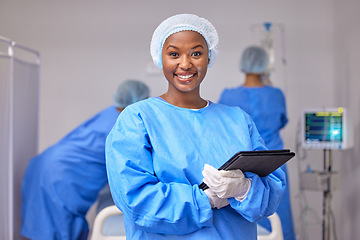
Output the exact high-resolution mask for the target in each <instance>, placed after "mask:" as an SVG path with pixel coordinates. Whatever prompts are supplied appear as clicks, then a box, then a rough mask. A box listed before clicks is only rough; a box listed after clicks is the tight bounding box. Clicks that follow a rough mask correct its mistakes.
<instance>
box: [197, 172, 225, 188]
mask: <svg viewBox="0 0 360 240" xmlns="http://www.w3.org/2000/svg"><path fill="white" fill-rule="evenodd" d="M202 175H203V176H204V179H203V182H204V183H205V184H206V185H208V187H219V186H221V185H223V184H224V182H222V181H221V179H217V178H214V177H213V176H212V175H209V174H208V173H207V172H206V171H203V172H202Z"/></svg>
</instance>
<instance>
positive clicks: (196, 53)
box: [191, 52, 202, 57]
mask: <svg viewBox="0 0 360 240" xmlns="http://www.w3.org/2000/svg"><path fill="white" fill-rule="evenodd" d="M191 55H192V56H194V57H200V56H201V55H202V53H201V52H194V53H192V54H191Z"/></svg>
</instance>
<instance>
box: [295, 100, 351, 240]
mask: <svg viewBox="0 0 360 240" xmlns="http://www.w3.org/2000/svg"><path fill="white" fill-rule="evenodd" d="M301 118H302V119H301V141H302V147H303V148H305V149H319V150H322V151H323V156H324V159H323V161H324V164H323V169H322V170H321V171H314V170H311V168H310V166H309V167H308V169H307V170H306V171H305V172H302V173H301V175H300V185H301V188H302V189H304V190H315V191H321V192H323V204H322V205H323V209H322V214H323V215H322V239H323V240H329V239H330V232H331V231H330V229H331V224H330V223H331V215H332V210H331V199H332V191H333V190H336V189H338V188H339V182H340V177H339V174H338V173H337V172H336V171H333V170H332V152H331V151H332V150H343V149H348V148H351V147H353V133H352V131H351V121H350V118H349V116H348V112H347V111H346V109H345V108H342V107H339V108H316V109H305V110H303V113H302V116H301ZM333 221H334V219H333ZM335 237H336V236H335Z"/></svg>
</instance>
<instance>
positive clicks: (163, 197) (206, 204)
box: [106, 14, 285, 240]
mask: <svg viewBox="0 0 360 240" xmlns="http://www.w3.org/2000/svg"><path fill="white" fill-rule="evenodd" d="M217 45H218V35H217V32H216V30H215V28H214V26H213V25H212V24H211V23H210V22H209V21H207V20H206V19H204V18H200V17H198V16H196V15H192V14H179V15H175V16H173V17H170V18H168V19H166V20H165V21H163V22H162V23H161V24H160V25H159V26H158V27H157V29H156V30H155V32H154V34H153V38H152V41H151V55H152V57H153V60H154V63H155V64H156V65H157V66H158V67H160V68H162V69H163V73H164V76H165V78H166V80H167V81H168V89H167V91H166V92H165V93H164V94H162V95H161V96H159V97H153V98H149V99H147V100H144V101H141V102H139V103H135V104H133V105H131V106H129V107H127V108H126V109H125V110H124V111H123V112H122V114H121V115H120V117H119V118H118V120H117V122H116V123H115V125H114V128H113V129H112V130H111V132H110V134H109V135H108V137H107V139H106V169H107V174H108V179H109V186H110V190H111V193H112V196H113V200H114V203H115V204H116V206H117V207H118V208H119V209H120V210H121V211H122V212H123V214H124V223H125V228H126V239H160V240H161V239H246V240H255V239H256V238H257V231H256V228H257V226H256V221H257V220H259V219H261V218H262V217H266V216H269V215H271V214H273V213H274V212H275V210H276V208H277V205H278V202H279V200H280V198H281V196H282V193H283V191H284V187H285V179H284V173H283V171H282V170H276V171H275V172H273V173H272V174H270V175H269V176H267V177H262V178H260V177H259V176H257V175H256V174H253V173H249V172H245V173H242V172H241V171H240V170H238V171H239V172H236V173H235V172H231V171H226V172H227V174H223V178H227V177H226V176H231V177H230V178H231V181H227V180H225V181H222V182H221V183H219V185H220V186H221V189H222V191H223V190H224V189H225V192H226V193H225V195H224V194H223V193H222V194H220V193H219V191H218V189H217V188H216V187H215V188H214V187H212V186H209V188H208V189H206V190H205V191H203V190H202V189H200V188H199V184H200V183H201V182H203V181H204V178H203V177H202V171H203V169H204V165H205V164H208V165H211V166H213V167H215V168H218V167H220V166H221V165H222V164H223V163H224V162H225V161H226V160H227V159H229V158H230V157H231V156H233V155H234V154H235V153H236V152H238V151H251V150H265V149H266V148H265V146H264V142H263V140H262V138H261V137H260V135H259V133H258V131H257V130H256V127H255V124H254V122H253V121H252V119H251V118H250V117H249V115H247V114H246V113H245V112H244V111H242V110H241V109H240V108H237V107H229V106H225V105H221V104H215V103H212V102H210V101H208V100H205V99H203V98H202V97H201V96H200V85H201V84H202V81H203V80H204V78H205V76H206V73H207V68H208V67H209V66H210V65H211V64H212V63H213V62H214V60H215V58H216V56H217ZM215 172H217V170H216V169H215ZM205 179H206V177H205ZM234 181H235V182H237V183H239V184H238V186H239V187H237V188H236V189H233V188H231V187H230V188H229V186H230V185H228V184H227V183H228V182H234Z"/></svg>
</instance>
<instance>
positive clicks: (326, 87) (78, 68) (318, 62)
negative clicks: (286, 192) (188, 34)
mask: <svg viewBox="0 0 360 240" xmlns="http://www.w3.org/2000/svg"><path fill="white" fill-rule="evenodd" d="M335 2H336V4H335ZM0 5H1V6H0V35H2V36H5V37H8V38H11V39H13V40H15V41H17V42H19V43H21V44H26V45H27V46H29V47H31V48H33V49H36V50H38V51H39V52H40V53H41V56H42V69H41V89H40V101H41V104H40V143H39V150H40V151H41V150H43V149H45V148H46V147H48V146H49V145H51V144H53V143H54V142H56V141H57V140H59V139H60V138H61V137H62V136H64V135H65V134H66V133H68V132H69V131H70V130H71V129H73V128H74V127H76V125H77V124H79V123H80V122H82V121H83V120H85V119H87V118H88V117H89V116H90V115H92V114H94V113H96V112H97V111H99V110H101V109H102V108H104V107H106V106H108V105H109V104H111V103H112V99H111V97H112V93H113V91H114V89H115V87H116V86H117V85H118V84H119V83H120V82H122V81H124V80H125V79H127V78H137V79H140V80H143V81H144V82H146V83H148V84H149V85H150V87H151V90H152V95H153V96H156V95H160V94H161V93H163V92H164V91H165V90H166V86H167V85H166V82H165V80H164V79H163V78H162V76H161V75H159V74H158V75H156V74H148V73H147V72H146V67H147V65H148V64H149V62H151V57H150V53H149V44H150V39H151V35H152V32H153V30H154V29H155V27H156V26H157V25H158V24H159V23H160V22H161V21H162V20H164V19H165V18H166V17H168V16H170V15H173V14H175V13H183V12H189V13H195V14H197V15H200V16H203V17H205V18H207V19H209V20H210V21H211V22H212V23H213V24H214V25H215V27H216V28H217V30H218V32H219V36H220V55H219V58H218V60H217V62H216V64H215V65H214V67H213V68H212V69H210V71H209V72H208V76H207V78H206V79H205V82H204V84H203V85H202V94H203V97H205V98H208V99H210V100H212V101H215V102H216V101H217V100H218V98H219V95H220V93H221V91H222V89H223V88H225V87H231V86H235V85H238V84H240V83H242V80H243V79H242V78H243V76H242V74H240V72H239V71H238V61H239V56H240V54H241V52H242V50H243V48H244V47H246V46H247V45H248V44H253V43H254V42H253V38H252V33H251V31H250V26H251V25H253V24H260V23H262V22H264V21H271V22H274V23H281V24H284V26H285V28H286V30H285V31H286V32H285V39H286V59H287V65H286V66H284V65H278V66H277V70H276V72H275V74H274V82H275V83H277V85H278V86H280V87H281V88H283V90H284V91H285V92H286V96H287V106H288V115H289V119H290V122H289V124H288V125H287V127H286V128H285V130H284V131H283V133H282V134H283V136H284V140H285V146H286V147H288V148H291V149H295V132H296V126H297V122H298V120H299V117H300V112H301V110H302V109H303V108H306V107H320V106H335V105H338V104H343V103H342V102H341V101H340V99H337V98H336V97H334V93H336V89H337V88H338V87H339V86H338V83H337V81H336V78H335V77H334V76H336V75H340V73H338V71H337V70H335V69H336V68H334V67H337V64H338V63H337V61H336V60H335V59H334V57H335V56H337V55H339V54H340V51H339V50H338V51H335V50H334V49H335V48H334V46H335V45H336V44H339V42H341V41H343V40H342V39H341V38H340V37H336V36H335V34H337V33H338V32H339V31H338V30H337V29H336V27H334V21H336V22H337V23H336V24H335V26H339V27H342V26H343V25H346V24H348V23H350V24H354V28H356V27H358V26H357V25H356V24H355V23H351V22H350V21H349V22H348V21H346V20H345V19H343V18H344V17H345V16H346V13H345V10H346V9H344V10H343V12H342V13H340V14H337V7H338V5H341V4H340V3H339V2H337V1H336V0H318V1H287V0H278V1H268V0H258V1H251V0H242V1H239V0H229V1H216V2H215V1H206V0H197V1H191V0H183V1H170V0H158V1H152V2H150V1H147V0H140V1H131V2H130V1H116V0H106V1H96V0H89V1H70V0H64V1H41V0H34V1H20V0H13V1H10V0H2V2H1V4H0ZM333 5H335V6H336V7H334V6H333ZM354 5H356V4H354ZM356 6H357V5H356ZM341 33H342V32H341ZM277 40H279V39H277ZM335 43H336V44H335ZM353 44H354V45H355V42H354V43H353ZM353 56H354V55H353ZM353 69H354V70H355V67H354V66H353ZM339 71H342V70H341V69H340V70H339ZM334 73H337V74H335V75H334ZM353 78H354V77H353ZM277 79H282V80H281V81H279V80H277ZM353 81H355V80H353ZM350 88H351V86H350ZM341 94H344V95H346V92H344V91H343V92H342V93H341ZM308 155H309V158H311V159H316V160H314V161H313V162H314V164H316V165H319V166H321V154H318V153H316V152H315V153H311V152H310V153H308ZM319 158H320V159H319ZM317 159H319V160H317ZM299 166H300V167H299ZM288 167H289V175H290V184H291V194H292V202H293V208H294V211H293V213H294V222H295V224H296V226H295V227H296V230H297V233H298V235H299V237H301V239H304V236H303V233H302V232H301V225H300V223H301V221H300V211H301V210H300V209H301V208H300V198H299V193H300V192H299V190H298V189H299V187H298V176H297V174H298V170H299V168H302V167H304V164H303V162H298V161H297V159H295V160H292V161H291V162H290V163H289V165H288ZM349 194H350V193H349ZM306 195H309V196H308V197H309V198H310V199H315V200H314V201H311V203H313V204H314V205H315V206H314V207H315V208H321V196H317V194H316V193H309V194H308V193H306ZM339 199H341V197H340V194H338V193H336V194H335V195H334V201H335V203H336V202H339V201H340V200H339ZM337 207H339V206H337ZM339 212H340V210H338V209H336V211H335V214H336V217H337V218H340V214H341V212H340V213H339ZM320 213H321V210H318V211H315V212H314V214H316V215H319V214H320ZM319 217H321V215H319ZM355 218H359V215H355V216H354V217H353V219H355ZM349 221H351V220H349ZM337 223H339V224H341V223H340V220H339V221H337ZM319 224H320V223H319ZM349 228H350V223H349ZM320 229H321V226H319V225H316V224H315V225H314V226H313V227H312V228H310V230H309V231H311V233H310V237H312V238H310V239H319V236H320V234H321V232H320ZM339 231H340V230H339ZM340 236H341V235H340V234H339V233H338V237H339V239H342V238H341V237H340ZM344 239H345V238H344Z"/></svg>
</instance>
